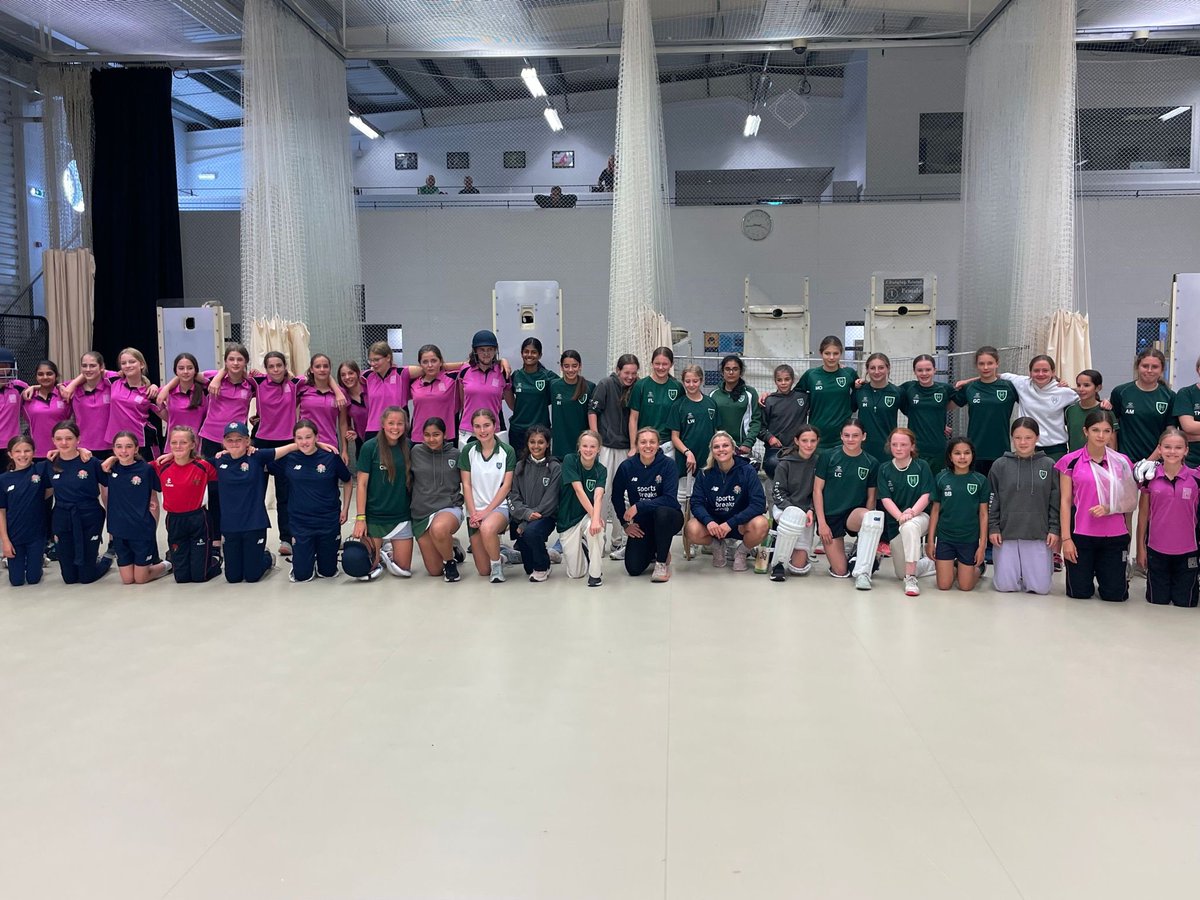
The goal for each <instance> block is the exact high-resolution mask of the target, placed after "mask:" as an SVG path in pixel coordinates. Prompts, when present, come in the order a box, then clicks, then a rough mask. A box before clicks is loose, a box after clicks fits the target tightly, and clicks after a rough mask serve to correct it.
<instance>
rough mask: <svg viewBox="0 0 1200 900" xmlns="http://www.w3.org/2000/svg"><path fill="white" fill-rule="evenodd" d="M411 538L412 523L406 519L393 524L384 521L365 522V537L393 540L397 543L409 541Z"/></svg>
mask: <svg viewBox="0 0 1200 900" xmlns="http://www.w3.org/2000/svg"><path fill="white" fill-rule="evenodd" d="M412 536H413V530H412V522H410V521H409V520H408V519H404V520H403V521H395V522H390V521H387V520H385V519H375V520H374V521H372V520H368V521H367V537H373V538H375V539H376V540H389V539H395V540H397V541H405V540H408V541H411V540H412Z"/></svg>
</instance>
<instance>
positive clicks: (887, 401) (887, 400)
mask: <svg viewBox="0 0 1200 900" xmlns="http://www.w3.org/2000/svg"><path fill="white" fill-rule="evenodd" d="M883 405H884V406H886V407H887V408H888V409H891V408H892V407H893V406H895V405H896V398H895V397H893V396H892V395H891V394H888V395H887V396H886V397H884V398H883Z"/></svg>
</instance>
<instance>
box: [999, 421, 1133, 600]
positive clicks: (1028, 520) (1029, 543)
mask: <svg viewBox="0 0 1200 900" xmlns="http://www.w3.org/2000/svg"><path fill="white" fill-rule="evenodd" d="M1009 435H1010V436H1011V438H1012V450H1009V451H1006V452H1005V454H1004V455H1003V456H1001V457H1000V458H999V459H997V460H995V461H994V462H993V463H992V467H991V469H990V470H989V471H988V484H989V485H990V487H991V491H992V496H991V500H990V501H989V505H988V535H989V540H990V541H991V545H992V560H993V562H994V564H995V568H994V569H993V570H992V587H993V588H995V589H996V590H997V591H1001V592H1003V593H1010V592H1013V591H1026V592H1028V593H1030V594H1048V593H1050V577H1051V576H1052V575H1053V574H1054V552H1055V551H1056V550H1057V549H1058V547H1059V539H1058V535H1059V483H1058V478H1057V477H1056V476H1055V472H1054V460H1052V459H1051V458H1050V457H1049V456H1047V455H1046V454H1045V453H1044V452H1043V451H1041V450H1039V449H1037V442H1038V435H1039V429H1038V423H1037V422H1035V421H1034V420H1033V419H1032V418H1030V417H1029V416H1021V417H1019V418H1017V419H1015V420H1014V421H1013V423H1012V426H1011V427H1010V428H1009ZM1123 577H1124V576H1122V578H1123Z"/></svg>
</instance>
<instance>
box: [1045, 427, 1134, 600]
mask: <svg viewBox="0 0 1200 900" xmlns="http://www.w3.org/2000/svg"><path fill="white" fill-rule="evenodd" d="M1083 430H1084V432H1085V433H1086V434H1087V443H1086V444H1085V445H1084V446H1083V448H1082V449H1080V450H1076V451H1075V452H1074V453H1068V454H1067V455H1066V456H1064V457H1063V458H1062V459H1060V460H1059V461H1058V462H1057V463H1056V464H1055V466H1054V468H1055V469H1057V470H1058V472H1059V473H1060V474H1059V499H1060V503H1061V504H1062V512H1061V516H1060V522H1061V523H1062V528H1063V542H1062V555H1063V559H1064V560H1065V561H1066V563H1067V596H1068V597H1075V598H1077V599H1080V600H1086V599H1088V598H1089V597H1091V596H1092V595H1093V594H1095V593H1096V591H1097V588H1098V589H1099V593H1100V599H1101V600H1116V601H1120V600H1126V599H1128V597H1129V585H1128V583H1127V582H1126V580H1125V567H1126V564H1127V563H1128V561H1129V529H1128V528H1127V527H1126V525H1125V515H1126V513H1131V512H1133V510H1134V507H1136V506H1137V485H1136V483H1135V482H1134V480H1133V464H1132V463H1130V461H1129V457H1127V456H1125V455H1124V454H1122V453H1118V452H1117V451H1115V450H1112V449H1110V448H1109V446H1108V445H1109V440H1110V439H1111V437H1112V432H1113V414H1112V413H1111V412H1109V411H1108V410H1105V409H1096V410H1092V411H1091V412H1090V413H1088V414H1087V417H1086V418H1085V419H1084V420H1083Z"/></svg>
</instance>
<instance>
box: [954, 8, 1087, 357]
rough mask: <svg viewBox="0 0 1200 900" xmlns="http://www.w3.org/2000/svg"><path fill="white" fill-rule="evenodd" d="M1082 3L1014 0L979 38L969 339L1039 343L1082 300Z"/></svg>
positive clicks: (971, 343) (966, 169) (966, 189)
mask: <svg viewBox="0 0 1200 900" xmlns="http://www.w3.org/2000/svg"><path fill="white" fill-rule="evenodd" d="M1075 8H1076V3H1075V0H1054V2H1045V0H1013V2H1011V3H1010V4H1009V5H1008V7H1007V8H1006V9H1005V10H1004V11H1003V12H1001V14H1000V15H999V16H998V17H997V18H996V19H995V20H994V21H993V22H992V23H991V25H990V26H989V27H988V29H987V30H986V31H985V32H984V33H983V35H982V36H980V37H979V38H978V39H977V40H976V41H975V43H974V44H973V45H972V46H971V47H970V49H969V51H968V56H967V93H966V108H965V115H964V131H963V189H962V190H963V217H964V223H963V224H964V227H963V278H962V299H961V300H960V304H959V306H960V310H961V312H960V320H961V321H962V322H963V326H964V331H965V339H966V346H968V347H975V346H978V345H980V344H993V345H995V346H1004V345H1006V344H1011V345H1025V346H1029V347H1031V348H1032V347H1033V346H1035V342H1036V339H1037V337H1038V332H1039V331H1042V332H1043V333H1044V329H1045V326H1046V317H1047V316H1048V315H1049V314H1050V313H1051V312H1053V311H1054V310H1058V309H1071V308H1072V304H1073V302H1074V296H1073V290H1074V283H1073V282H1074V271H1075V265H1074V216H1075V198H1074V190H1073V177H1074V164H1075Z"/></svg>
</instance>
